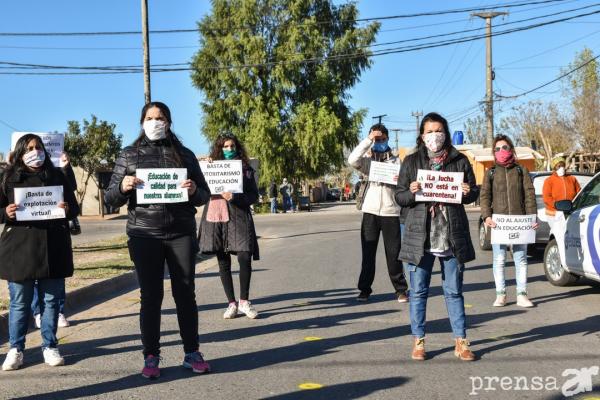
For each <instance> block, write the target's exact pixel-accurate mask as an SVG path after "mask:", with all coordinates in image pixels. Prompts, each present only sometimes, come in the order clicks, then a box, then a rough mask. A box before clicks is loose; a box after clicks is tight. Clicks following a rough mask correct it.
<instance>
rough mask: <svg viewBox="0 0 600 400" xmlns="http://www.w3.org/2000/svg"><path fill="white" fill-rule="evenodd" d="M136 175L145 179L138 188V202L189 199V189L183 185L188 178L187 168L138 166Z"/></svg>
mask: <svg viewBox="0 0 600 400" xmlns="http://www.w3.org/2000/svg"><path fill="white" fill-rule="evenodd" d="M135 175H136V177H137V178H139V179H141V180H142V181H144V183H142V184H140V185H138V186H137V188H136V196H137V203H138V204H158V203H182V202H184V201H188V190H187V189H186V188H182V187H181V184H182V183H183V181H185V180H186V179H187V169H185V168H138V169H137V170H136V172H135Z"/></svg>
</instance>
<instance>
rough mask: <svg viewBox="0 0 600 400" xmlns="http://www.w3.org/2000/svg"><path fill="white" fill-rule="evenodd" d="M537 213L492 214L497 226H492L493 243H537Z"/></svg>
mask: <svg viewBox="0 0 600 400" xmlns="http://www.w3.org/2000/svg"><path fill="white" fill-rule="evenodd" d="M536 217H537V215H536V214H531V215H504V214H492V220H494V222H495V223H496V227H495V228H492V244H528V243H535V229H533V224H534V223H535V222H536Z"/></svg>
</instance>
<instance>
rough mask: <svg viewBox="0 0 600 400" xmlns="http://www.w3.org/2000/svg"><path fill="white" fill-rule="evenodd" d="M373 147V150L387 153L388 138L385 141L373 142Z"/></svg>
mask: <svg viewBox="0 0 600 400" xmlns="http://www.w3.org/2000/svg"><path fill="white" fill-rule="evenodd" d="M371 149H373V151H375V152H377V153H385V152H386V151H387V149H388V141H387V140H386V141H385V142H375V143H373V146H372V147H371Z"/></svg>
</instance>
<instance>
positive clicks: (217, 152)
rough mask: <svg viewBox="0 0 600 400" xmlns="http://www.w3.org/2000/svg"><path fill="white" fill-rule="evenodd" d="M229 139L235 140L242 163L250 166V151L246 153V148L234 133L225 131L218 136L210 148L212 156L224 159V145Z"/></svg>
mask: <svg viewBox="0 0 600 400" xmlns="http://www.w3.org/2000/svg"><path fill="white" fill-rule="evenodd" d="M228 140H233V143H234V144H235V149H236V150H237V155H238V157H239V158H240V159H241V160H242V164H244V166H246V167H247V166H249V165H250V159H249V158H248V153H246V148H245V147H244V145H243V144H242V142H240V141H239V139H238V138H237V137H236V136H235V135H234V134H233V133H223V134H220V135H219V136H217V138H216V139H215V142H214V143H213V145H212V147H211V149H210V158H212V159H213V160H223V159H224V158H225V157H224V156H223V146H224V145H225V142H226V141H228Z"/></svg>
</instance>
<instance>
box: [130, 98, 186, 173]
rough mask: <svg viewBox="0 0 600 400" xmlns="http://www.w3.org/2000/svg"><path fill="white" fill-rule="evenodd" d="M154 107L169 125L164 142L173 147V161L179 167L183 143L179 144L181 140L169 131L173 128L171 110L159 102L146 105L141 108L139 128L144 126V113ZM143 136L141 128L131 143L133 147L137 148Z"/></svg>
mask: <svg viewBox="0 0 600 400" xmlns="http://www.w3.org/2000/svg"><path fill="white" fill-rule="evenodd" d="M154 107H156V108H158V109H159V110H160V112H161V113H162V115H164V116H165V118H166V119H167V122H168V123H169V130H168V131H167V132H166V138H165V140H166V141H167V142H168V143H169V144H170V145H171V146H172V147H173V150H174V155H175V161H176V163H177V165H178V166H180V167H181V166H183V162H182V161H181V150H182V149H183V143H181V140H179V138H178V137H177V135H175V133H174V132H173V131H172V130H171V126H173V120H172V119H171V110H169V107H167V105H166V104H165V103H161V102H160V101H151V102H150V103H147V104H146V105H145V106H144V107H142V112H141V115H140V126H142V125H144V119H145V118H146V113H147V112H148V110H149V109H151V108H154ZM145 136H146V134H145V133H144V128H142V131H141V132H140V134H139V136H138V137H137V138H136V139H135V141H134V142H133V146H136V147H139V146H140V143H141V142H142V140H143V139H144V137H145Z"/></svg>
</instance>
